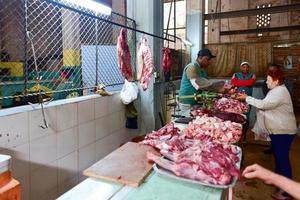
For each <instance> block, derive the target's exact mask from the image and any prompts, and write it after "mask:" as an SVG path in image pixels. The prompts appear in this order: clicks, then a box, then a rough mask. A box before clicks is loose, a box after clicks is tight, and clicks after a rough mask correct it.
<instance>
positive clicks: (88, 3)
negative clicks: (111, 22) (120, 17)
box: [64, 0, 111, 15]
mask: <svg viewBox="0 0 300 200" xmlns="http://www.w3.org/2000/svg"><path fill="white" fill-rule="evenodd" d="M64 1H66V2H69V3H73V4H76V5H78V6H81V7H84V8H87V9H90V10H93V11H95V12H97V13H101V14H104V15H110V14H111V8H110V7H108V6H105V5H103V4H101V3H98V2H96V1H93V0H64Z"/></svg>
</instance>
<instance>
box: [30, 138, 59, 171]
mask: <svg viewBox="0 0 300 200" xmlns="http://www.w3.org/2000/svg"><path fill="white" fill-rule="evenodd" d="M56 155H57V142H56V135H49V136H46V137H43V138H39V139H36V140H33V141H31V142H30V162H31V170H34V169H36V168H38V167H40V166H42V165H47V164H48V163H50V162H53V161H55V160H56V159H57V156H56Z"/></svg>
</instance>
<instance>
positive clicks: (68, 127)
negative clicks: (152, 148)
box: [0, 95, 136, 200]
mask: <svg viewBox="0 0 300 200" xmlns="http://www.w3.org/2000/svg"><path fill="white" fill-rule="evenodd" d="M122 109H124V107H123V105H122V104H121V102H120V100H119V95H113V96H110V97H99V98H96V99H91V100H85V101H82V102H77V103H71V104H66V105H59V106H55V107H49V108H47V109H46V110H45V111H46V119H47V121H48V123H49V124H50V128H49V129H45V130H42V129H40V128H39V127H38V126H39V125H40V124H41V123H42V117H41V111H40V110H35V111H28V112H24V113H20V114H15V115H11V116H6V117H0V134H6V133H9V136H7V137H6V136H4V135H3V136H2V137H0V153H7V154H10V155H12V157H13V160H12V171H13V176H14V177H15V178H16V179H17V180H18V179H19V181H20V182H21V184H22V185H23V186H22V190H23V194H22V195H23V196H22V199H24V200H29V199H30V200H35V199H38V200H44V199H45V200H46V199H47V200H49V199H55V198H57V197H58V195H61V194H63V193H65V192H66V191H67V190H69V189H70V188H71V187H73V186H74V185H75V184H77V183H78V182H79V181H82V180H84V179H85V178H86V177H85V176H83V175H82V171H83V170H85V169H86V168H88V167H90V166H91V165H92V164H94V163H95V162H96V161H98V160H99V159H101V158H103V157H104V156H106V155H107V154H109V153H110V152H112V151H113V150H115V149H116V148H118V147H119V145H120V144H121V143H124V142H126V141H128V140H129V139H130V138H131V137H132V136H134V135H135V134H131V132H132V131H130V130H128V129H125V128H124V125H125V117H124V110H122ZM16 124H17V125H18V126H16ZM134 132H136V130H134ZM11 135H13V136H12V137H11ZM18 135H19V137H16V136H18ZM14 137H15V138H16V139H14V140H15V141H13V142H11V141H12V140H13V138H14ZM8 139H10V142H8ZM1 147H2V149H1Z"/></svg>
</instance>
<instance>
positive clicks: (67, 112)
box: [57, 103, 78, 131]
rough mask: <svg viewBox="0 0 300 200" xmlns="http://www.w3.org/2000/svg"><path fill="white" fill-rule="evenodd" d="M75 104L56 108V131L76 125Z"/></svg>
mask: <svg viewBox="0 0 300 200" xmlns="http://www.w3.org/2000/svg"><path fill="white" fill-rule="evenodd" d="M77 119H78V113H77V103H72V104H65V105H61V106H58V107H57V130H58V131H64V130H66V129H68V128H72V127H74V126H76V125H77V123H78V122H77Z"/></svg>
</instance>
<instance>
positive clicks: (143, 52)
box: [137, 39, 154, 91]
mask: <svg viewBox="0 0 300 200" xmlns="http://www.w3.org/2000/svg"><path fill="white" fill-rule="evenodd" d="M137 55H138V73H137V79H138V80H140V83H141V86H142V88H143V90H144V91H145V90H147V89H148V84H149V81H150V80H151V77H152V73H153V69H154V64H153V58H152V54H151V49H150V47H149V46H148V44H147V42H146V40H145V39H142V41H141V42H140V44H139V48H138V53H137Z"/></svg>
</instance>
